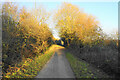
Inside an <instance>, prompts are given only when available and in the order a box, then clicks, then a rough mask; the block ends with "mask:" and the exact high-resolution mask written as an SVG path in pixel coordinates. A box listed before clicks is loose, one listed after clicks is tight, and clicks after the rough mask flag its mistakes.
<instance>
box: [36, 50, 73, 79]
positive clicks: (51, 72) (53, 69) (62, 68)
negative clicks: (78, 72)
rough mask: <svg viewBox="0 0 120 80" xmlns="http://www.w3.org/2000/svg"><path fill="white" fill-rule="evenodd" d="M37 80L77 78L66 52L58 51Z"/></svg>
mask: <svg viewBox="0 0 120 80" xmlns="http://www.w3.org/2000/svg"><path fill="white" fill-rule="evenodd" d="M35 78H75V76H74V73H73V71H72V69H71V67H70V64H69V62H68V60H67V59H66V57H65V54H64V52H63V51H62V50H58V51H56V52H55V54H54V55H53V57H52V58H51V59H50V61H49V62H48V63H47V64H46V65H45V66H44V68H43V69H42V70H41V71H40V73H39V74H38V75H37V76H36V77H35Z"/></svg>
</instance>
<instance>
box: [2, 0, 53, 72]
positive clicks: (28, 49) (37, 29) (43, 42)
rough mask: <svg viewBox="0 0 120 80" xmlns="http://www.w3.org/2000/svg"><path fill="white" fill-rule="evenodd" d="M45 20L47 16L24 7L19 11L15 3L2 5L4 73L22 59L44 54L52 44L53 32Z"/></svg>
mask: <svg viewBox="0 0 120 80" xmlns="http://www.w3.org/2000/svg"><path fill="white" fill-rule="evenodd" d="M38 10H39V8H38V9H37V11H38ZM33 12H36V10H34V11H33ZM41 12H42V11H41ZM36 13H37V12H36ZM42 13H44V12H42ZM46 14H47V13H46ZM46 17H48V16H46ZM38 18H39V19H38ZM44 19H46V18H45V16H43V15H41V14H38V15H35V13H32V11H31V12H27V11H26V9H25V8H24V7H23V8H22V9H21V10H19V9H18V6H17V5H16V4H15V3H9V2H6V3H4V4H3V5H2V52H3V55H2V58H3V59H2V60H3V71H6V69H7V68H8V66H9V65H11V66H14V65H15V64H16V63H18V62H20V61H21V60H22V59H25V58H30V57H35V56H36V55H40V54H43V53H44V51H45V50H46V49H47V47H49V46H50V45H51V44H52V37H53V36H52V32H51V31H50V30H49V28H48V26H47V24H46V22H45V20H44Z"/></svg>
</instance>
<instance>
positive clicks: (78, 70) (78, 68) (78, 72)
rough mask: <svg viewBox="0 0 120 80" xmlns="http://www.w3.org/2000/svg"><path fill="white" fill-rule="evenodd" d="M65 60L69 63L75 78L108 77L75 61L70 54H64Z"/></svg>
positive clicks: (89, 66) (83, 63)
mask: <svg viewBox="0 0 120 80" xmlns="http://www.w3.org/2000/svg"><path fill="white" fill-rule="evenodd" d="M66 58H67V59H68V61H69V62H70V65H71V68H72V69H73V72H74V74H75V76H76V78H94V79H95V78H107V77H108V75H106V74H105V73H103V72H102V71H100V70H99V69H96V68H94V67H92V66H91V65H90V64H88V63H86V62H84V61H82V60H79V59H77V58H76V57H74V56H73V55H72V54H70V53H66Z"/></svg>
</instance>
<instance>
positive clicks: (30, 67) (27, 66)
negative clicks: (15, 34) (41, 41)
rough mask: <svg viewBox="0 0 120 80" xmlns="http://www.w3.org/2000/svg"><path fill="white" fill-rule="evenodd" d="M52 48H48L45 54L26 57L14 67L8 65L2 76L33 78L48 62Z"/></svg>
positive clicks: (52, 51)
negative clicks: (31, 57)
mask: <svg viewBox="0 0 120 80" xmlns="http://www.w3.org/2000/svg"><path fill="white" fill-rule="evenodd" d="M53 53H54V50H53V49H51V48H50V49H49V50H48V51H46V53H45V54H43V55H40V56H36V57H35V58H34V59H30V58H27V59H26V60H24V61H22V62H21V63H19V64H17V66H15V67H9V70H8V72H7V73H4V76H3V78H33V77H35V76H37V74H38V72H39V71H40V70H41V69H42V68H43V66H44V65H45V64H46V63H47V62H48V60H49V59H50V58H51V56H52V55H53Z"/></svg>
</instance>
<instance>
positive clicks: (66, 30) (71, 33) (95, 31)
mask: <svg viewBox="0 0 120 80" xmlns="http://www.w3.org/2000/svg"><path fill="white" fill-rule="evenodd" d="M54 20H55V23H56V28H57V29H58V30H59V34H60V37H61V38H65V40H66V41H67V44H68V46H69V45H70V43H71V42H73V41H74V40H75V39H78V40H77V41H76V42H77V43H80V42H81V41H82V42H83V43H84V44H86V43H87V44H92V42H93V40H95V39H98V38H99V36H100V27H99V26H98V25H99V22H98V21H96V19H95V17H94V16H92V15H88V14H86V13H84V12H83V11H82V10H80V9H79V8H78V7H77V6H75V5H72V4H70V3H63V4H62V6H61V7H60V9H58V11H57V12H56V13H55V17H54ZM79 41H80V42H79Z"/></svg>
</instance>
